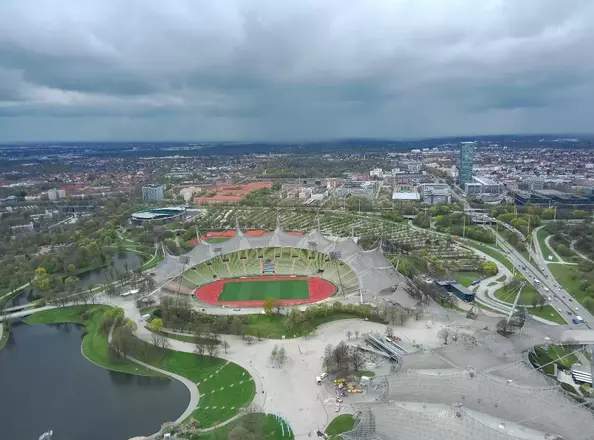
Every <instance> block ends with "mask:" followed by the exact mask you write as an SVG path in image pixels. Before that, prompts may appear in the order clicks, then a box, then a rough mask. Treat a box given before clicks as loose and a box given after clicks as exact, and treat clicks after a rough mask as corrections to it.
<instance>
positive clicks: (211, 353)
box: [206, 344, 219, 357]
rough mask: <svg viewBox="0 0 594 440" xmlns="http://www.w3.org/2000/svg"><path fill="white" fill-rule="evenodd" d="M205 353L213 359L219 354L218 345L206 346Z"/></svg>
mask: <svg viewBox="0 0 594 440" xmlns="http://www.w3.org/2000/svg"><path fill="white" fill-rule="evenodd" d="M206 351H207V352H208V355H209V356H211V357H215V356H216V355H217V354H219V344H207V345H206Z"/></svg>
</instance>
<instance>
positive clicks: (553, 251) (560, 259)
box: [537, 235, 567, 264]
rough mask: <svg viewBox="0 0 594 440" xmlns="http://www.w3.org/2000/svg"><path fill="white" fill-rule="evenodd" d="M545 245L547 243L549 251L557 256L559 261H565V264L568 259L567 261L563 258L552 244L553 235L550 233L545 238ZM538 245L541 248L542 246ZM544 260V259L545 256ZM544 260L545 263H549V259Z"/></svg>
mask: <svg viewBox="0 0 594 440" xmlns="http://www.w3.org/2000/svg"><path fill="white" fill-rule="evenodd" d="M545 245H546V247H547V249H548V250H549V252H550V253H551V254H552V255H553V257H555V258H556V259H557V260H558V261H559V263H565V264H566V263H567V261H565V260H564V259H563V258H561V255H559V254H558V253H557V251H556V250H555V249H553V246H551V236H550V235H548V236H547V237H546V238H545ZM537 247H538V248H539V250H540V246H537ZM543 260H544V258H543ZM544 261H545V263H548V261H546V260H544Z"/></svg>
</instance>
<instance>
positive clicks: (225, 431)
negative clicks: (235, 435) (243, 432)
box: [199, 413, 295, 440]
mask: <svg viewBox="0 0 594 440" xmlns="http://www.w3.org/2000/svg"><path fill="white" fill-rule="evenodd" d="M254 417H255V422H256V424H257V425H258V426H260V427H261V431H260V433H261V434H260V435H259V436H258V438H262V439H266V440H293V439H294V438H295V437H294V436H293V433H292V432H290V431H288V430H287V429H286V427H285V428H284V430H283V427H282V426H281V424H280V423H279V421H278V420H277V418H276V417H274V416H273V415H272V414H263V413H260V414H256V415H255V416H254ZM244 423H245V416H244V417H241V418H239V419H237V420H234V421H233V422H231V423H229V424H227V425H224V426H221V427H220V428H217V429H215V430H213V431H207V432H203V433H201V434H200V437H199V439H200V440H227V439H228V438H229V433H230V432H231V431H232V430H233V428H235V427H236V426H238V425H240V426H241V425H243V424H244Z"/></svg>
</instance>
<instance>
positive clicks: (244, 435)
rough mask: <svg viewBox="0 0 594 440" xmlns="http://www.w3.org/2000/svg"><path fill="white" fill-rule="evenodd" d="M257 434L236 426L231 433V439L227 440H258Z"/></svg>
mask: <svg viewBox="0 0 594 440" xmlns="http://www.w3.org/2000/svg"><path fill="white" fill-rule="evenodd" d="M256 439H257V437H256V434H254V433H253V432H250V431H248V429H247V428H246V427H244V426H242V425H237V426H235V427H234V428H233V429H232V430H231V432H229V437H227V440H256Z"/></svg>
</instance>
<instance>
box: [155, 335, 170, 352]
mask: <svg viewBox="0 0 594 440" xmlns="http://www.w3.org/2000/svg"><path fill="white" fill-rule="evenodd" d="M151 342H152V344H153V345H154V346H155V347H158V348H164V349H165V348H170V347H171V344H170V343H169V340H168V339H167V338H166V337H164V336H163V335H160V334H158V333H155V332H151Z"/></svg>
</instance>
